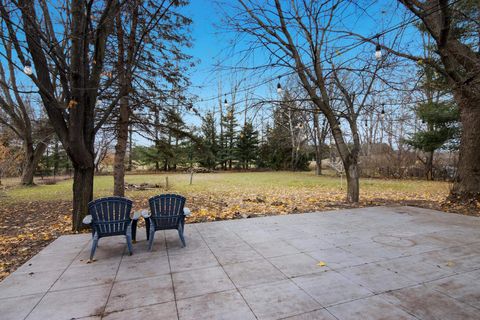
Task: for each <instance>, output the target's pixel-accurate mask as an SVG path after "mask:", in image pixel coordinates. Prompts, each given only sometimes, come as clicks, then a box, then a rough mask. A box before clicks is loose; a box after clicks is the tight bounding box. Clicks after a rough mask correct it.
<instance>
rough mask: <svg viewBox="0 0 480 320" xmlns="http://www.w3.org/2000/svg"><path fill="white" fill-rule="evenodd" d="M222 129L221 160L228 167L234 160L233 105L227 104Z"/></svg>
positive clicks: (234, 123) (235, 129)
mask: <svg viewBox="0 0 480 320" xmlns="http://www.w3.org/2000/svg"><path fill="white" fill-rule="evenodd" d="M223 124H224V131H223V137H222V138H223V139H222V140H223V143H224V145H223V148H222V152H221V155H222V158H221V161H222V162H225V163H226V164H227V165H228V169H229V170H231V169H232V167H233V161H234V160H235V146H236V138H237V134H236V132H237V126H238V123H237V119H236V118H235V106H234V105H233V104H232V105H229V106H227V110H226V114H225V116H224V117H223Z"/></svg>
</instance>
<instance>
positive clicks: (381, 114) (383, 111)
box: [380, 103, 385, 119]
mask: <svg viewBox="0 0 480 320" xmlns="http://www.w3.org/2000/svg"><path fill="white" fill-rule="evenodd" d="M380 116H381V117H382V119H383V118H385V104H383V103H382V112H381V113H380Z"/></svg>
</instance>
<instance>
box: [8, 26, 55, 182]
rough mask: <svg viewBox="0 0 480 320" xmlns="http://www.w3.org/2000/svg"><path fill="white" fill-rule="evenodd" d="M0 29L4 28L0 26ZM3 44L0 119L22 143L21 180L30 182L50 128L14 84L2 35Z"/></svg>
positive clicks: (14, 75)
mask: <svg viewBox="0 0 480 320" xmlns="http://www.w3.org/2000/svg"><path fill="white" fill-rule="evenodd" d="M2 31H3V30H2ZM2 45H3V50H4V52H5V55H6V57H7V59H6V64H7V67H8V75H7V73H6V72H5V69H4V68H3V65H2V64H0V110H2V111H3V112H2V114H0V123H2V124H4V125H5V126H7V127H8V128H10V129H11V130H12V131H13V132H14V133H15V135H16V136H17V137H18V138H19V139H20V140H21V141H22V143H23V151H24V156H23V164H22V177H21V183H22V184H23V185H33V177H34V173H35V169H36V168H37V165H38V162H39V161H40V159H41V157H42V155H43V153H44V152H45V149H46V148H47V145H48V143H49V141H50V139H51V137H52V133H53V131H52V130H51V128H50V127H49V125H48V122H47V119H45V118H42V116H41V115H38V114H37V115H36V112H35V110H33V108H32V106H31V100H32V99H29V98H28V97H27V96H26V95H25V94H22V90H21V89H20V88H19V87H18V85H17V77H16V74H15V72H16V70H15V66H14V65H13V62H12V45H11V43H8V42H7V41H6V39H5V38H4V37H2Z"/></svg>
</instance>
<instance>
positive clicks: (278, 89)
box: [277, 77, 282, 94]
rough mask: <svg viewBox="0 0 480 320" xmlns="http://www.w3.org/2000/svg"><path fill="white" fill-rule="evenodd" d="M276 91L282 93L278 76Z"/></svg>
mask: <svg viewBox="0 0 480 320" xmlns="http://www.w3.org/2000/svg"><path fill="white" fill-rule="evenodd" d="M277 93H278V94H281V93H282V85H281V84H280V77H278V83H277Z"/></svg>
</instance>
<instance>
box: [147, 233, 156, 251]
mask: <svg viewBox="0 0 480 320" xmlns="http://www.w3.org/2000/svg"><path fill="white" fill-rule="evenodd" d="M154 237H155V228H151V229H150V236H149V238H150V239H149V240H148V251H152V246H153V238H154Z"/></svg>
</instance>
